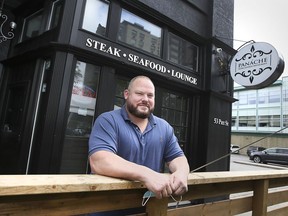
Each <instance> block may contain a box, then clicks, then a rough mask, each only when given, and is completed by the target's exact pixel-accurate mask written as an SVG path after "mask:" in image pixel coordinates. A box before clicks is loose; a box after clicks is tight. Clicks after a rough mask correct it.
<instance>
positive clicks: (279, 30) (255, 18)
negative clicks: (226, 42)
mask: <svg viewBox="0 0 288 216" xmlns="http://www.w3.org/2000/svg"><path fill="white" fill-rule="evenodd" d="M287 9H288V1H287V0H234V49H238V48H239V47H240V46H241V45H243V44H244V43H245V41H250V40H254V41H255V42H266V43H269V44H271V45H272V46H273V47H274V48H275V49H276V50H277V51H278V54H279V55H280V56H282V58H283V59H284V62H285V68H284V72H283V74H282V75H281V76H280V78H279V79H281V78H282V77H283V76H288V27H287V20H288V10H287Z"/></svg>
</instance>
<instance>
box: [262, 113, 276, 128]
mask: <svg viewBox="0 0 288 216" xmlns="http://www.w3.org/2000/svg"><path fill="white" fill-rule="evenodd" d="M258 124H259V127H280V115H267V116H259V117H258Z"/></svg>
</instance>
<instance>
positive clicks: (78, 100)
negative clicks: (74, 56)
mask: <svg viewBox="0 0 288 216" xmlns="http://www.w3.org/2000/svg"><path fill="white" fill-rule="evenodd" d="M99 71H100V67H99V66H95V65H92V64H87V63H84V62H80V61H78V62H77V64H76V69H75V75H74V82H73V89H72V96H71V102H70V109H69V113H70V114H69V118H68V123H67V129H66V135H69V136H77V137H79V136H80V137H89V135H90V132H91V128H92V125H93V123H94V109H95V105H96V92H97V87H98V81H99Z"/></svg>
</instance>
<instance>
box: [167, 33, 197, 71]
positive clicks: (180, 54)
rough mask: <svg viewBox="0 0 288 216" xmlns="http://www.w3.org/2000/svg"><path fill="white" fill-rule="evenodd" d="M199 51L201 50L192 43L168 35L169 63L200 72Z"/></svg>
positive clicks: (170, 34)
mask: <svg viewBox="0 0 288 216" xmlns="http://www.w3.org/2000/svg"><path fill="white" fill-rule="evenodd" d="M198 50H199V48H198V47H197V46H195V45H194V44H192V43H191V42H189V41H187V40H185V39H183V38H180V37H178V36H176V35H174V34H172V33H171V32H170V33H169V34H168V52H167V59H168V60H169V61H171V62H173V63H175V64H179V65H183V66H185V67H188V68H191V69H192V70H194V71H198V52H199V51H198Z"/></svg>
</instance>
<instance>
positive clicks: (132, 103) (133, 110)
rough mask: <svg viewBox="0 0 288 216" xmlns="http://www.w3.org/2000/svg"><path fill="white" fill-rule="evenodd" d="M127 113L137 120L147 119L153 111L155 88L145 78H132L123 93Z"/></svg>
mask: <svg viewBox="0 0 288 216" xmlns="http://www.w3.org/2000/svg"><path fill="white" fill-rule="evenodd" d="M124 98H125V100H126V108H127V111H128V112H129V113H130V114H131V115H133V116H134V117H137V118H142V119H145V118H148V117H149V116H150V114H151V113H153V111H154V104H155V87H154V84H153V82H152V81H151V80H150V79H149V78H148V77H146V76H137V77H134V78H133V79H132V80H131V81H130V83H129V86H128V89H126V90H125V91H124Z"/></svg>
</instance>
